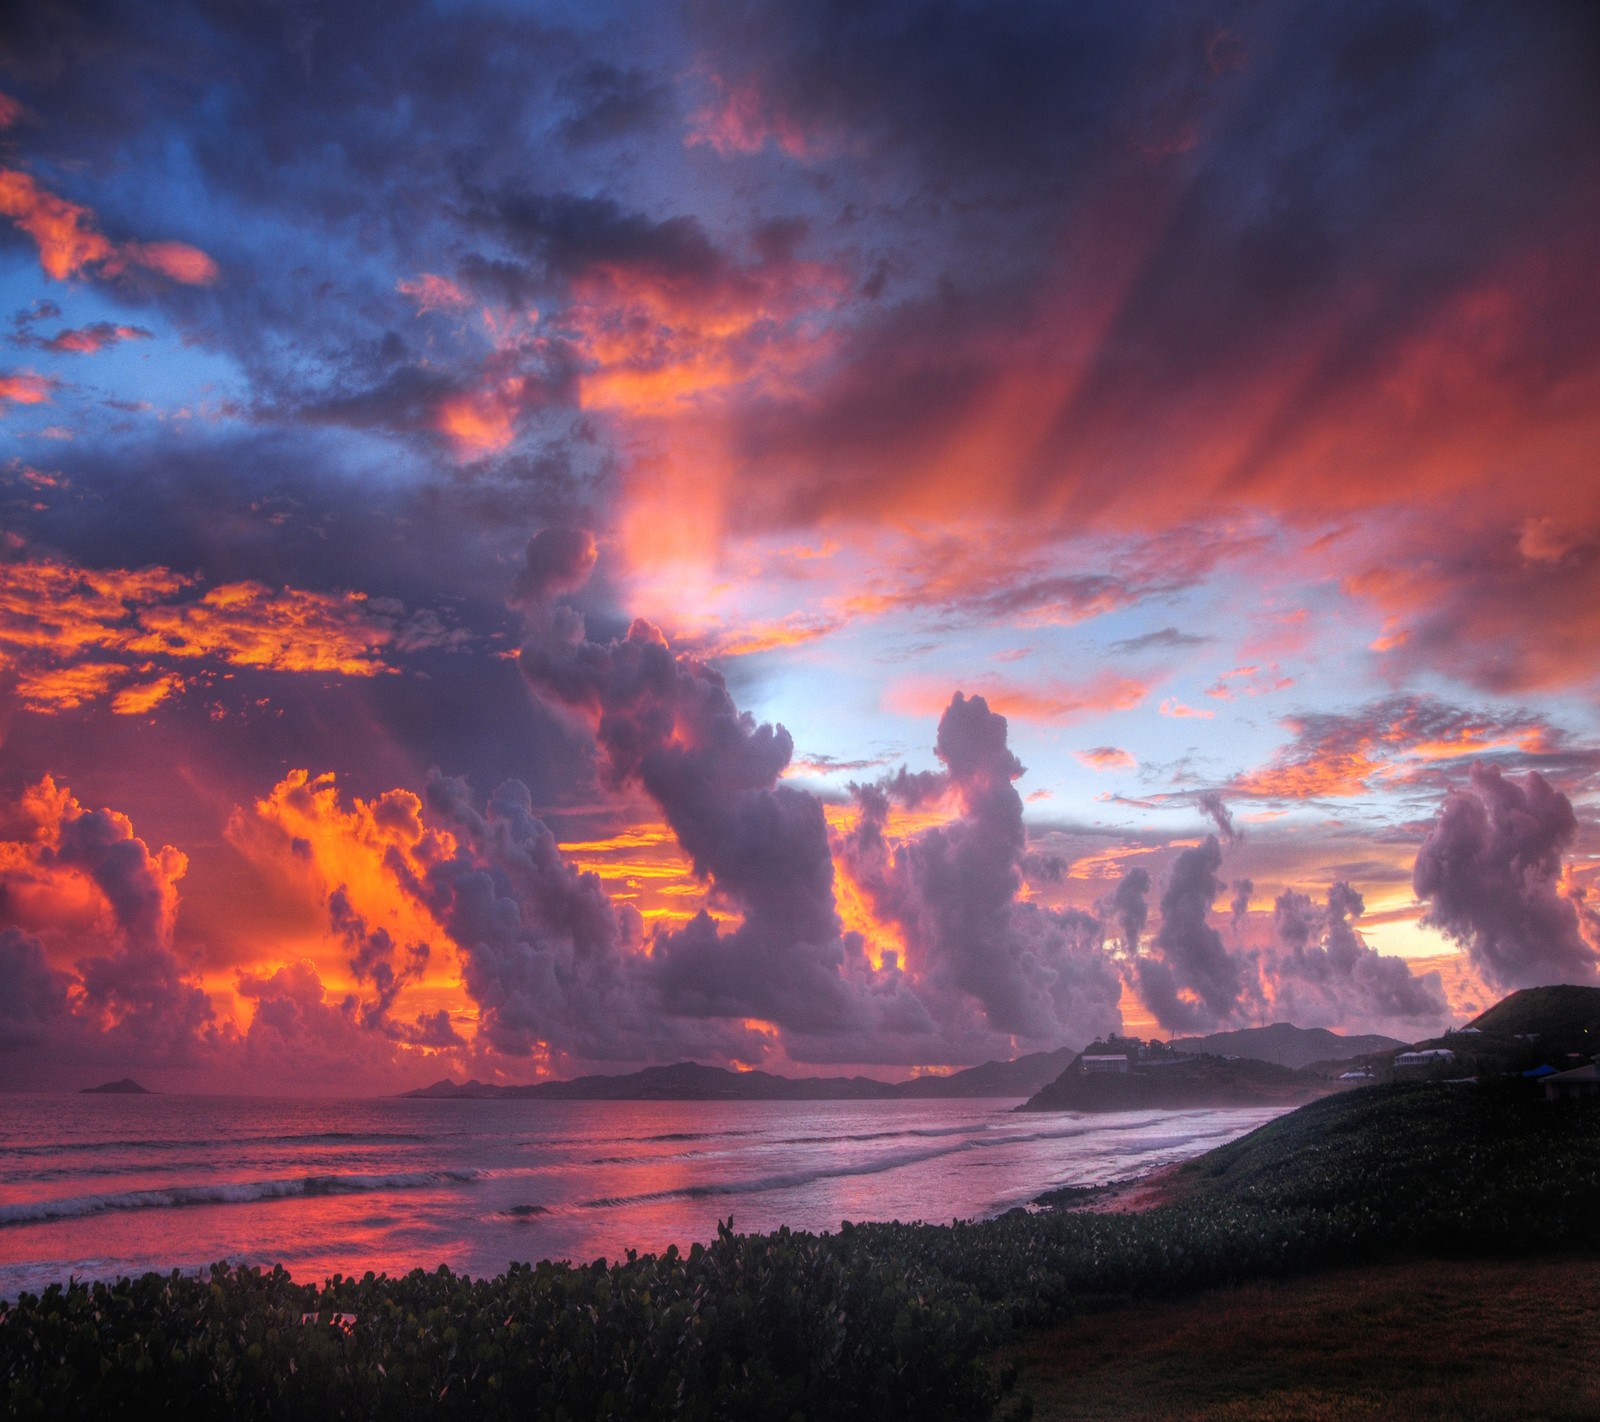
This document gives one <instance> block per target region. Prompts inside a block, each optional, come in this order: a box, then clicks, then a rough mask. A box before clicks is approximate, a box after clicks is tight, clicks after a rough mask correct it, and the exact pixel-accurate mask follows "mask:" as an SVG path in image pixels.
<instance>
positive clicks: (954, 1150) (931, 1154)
mask: <svg viewBox="0 0 1600 1422" xmlns="http://www.w3.org/2000/svg"><path fill="white" fill-rule="evenodd" d="M1083 1134H1084V1131H1083V1129H1082V1128H1078V1129H1075V1130H1067V1131H1030V1132H1028V1133H1026V1134H1021V1135H1012V1136H1004V1137H996V1138H993V1139H984V1138H981V1137H973V1136H968V1138H967V1139H965V1140H959V1141H952V1142H950V1143H949V1144H948V1145H937V1146H929V1147H926V1148H925V1149H921V1150H902V1151H890V1152H886V1153H885V1154H882V1155H876V1156H872V1157H870V1158H869V1159H866V1160H854V1161H841V1162H839V1163H838V1164H837V1165H818V1166H814V1167H812V1168H811V1169H809V1170H788V1171H782V1172H780V1173H778V1174H775V1175H757V1176H752V1177H751V1178H750V1179H748V1180H716V1181H706V1182H704V1183H701V1184H694V1185H680V1186H676V1187H674V1188H673V1189H671V1190H653V1191H650V1192H648V1193H646V1194H642V1195H620V1196H618V1195H609V1196H603V1197H601V1198H600V1199H596V1200H586V1201H584V1204H583V1208H585V1209H597V1210H606V1209H621V1208H626V1207H627V1206H629V1205H647V1204H654V1203H655V1202H656V1201H658V1200H698V1199H705V1198H707V1197H709V1196H716V1195H753V1194H760V1193H761V1192H763V1191H767V1190H794V1189H799V1188H800V1187H802V1186H805V1185H810V1184H813V1183H815V1182H816V1181H818V1180H839V1179H843V1178H845V1177H848V1176H855V1175H882V1174H883V1173H884V1172H885V1171H889V1170H900V1169H902V1168H904V1167H905V1166H908V1165H920V1164H922V1163H923V1162H924V1161H928V1160H938V1159H940V1158H941V1157H943V1156H947V1155H958V1154H960V1153H961V1152H963V1151H969V1150H984V1149H987V1148H989V1147H991V1146H999V1145H1013V1144H1016V1143H1018V1142H1027V1141H1053V1140H1071V1139H1073V1138H1074V1137H1077V1136H1081V1135H1083Z"/></svg>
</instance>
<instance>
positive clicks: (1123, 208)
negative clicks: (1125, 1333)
mask: <svg viewBox="0 0 1600 1422" xmlns="http://www.w3.org/2000/svg"><path fill="white" fill-rule="evenodd" d="M1597 60H1600V14H1597V12H1596V10H1595V9H1594V7H1593V6H1592V5H1588V4H1580V3H1570V4H1562V3H1557V2H1556V0H1551V3H1542V4H1539V5H1469V4H1465V3H1442V0H1441V2H1440V3H1433V2H1432V0H1391V2H1390V3H1367V0H1353V3H1349V4H1343V5H1338V6H1328V5H1311V4H1295V3H1290V4H1282V3H1276V4H1250V3H1214V4H1198V3H1176V0H1158V2H1157V3H1151V4H1146V5H1138V6H1129V5H1125V4H1121V3H1098V4H1097V3H1092V0H1082V3H1073V4H1070V5H1067V4H1060V3H1053V2H1052V3H1037V4H1027V3H985V4H979V3H968V4H961V3H944V0H923V2H922V3H906V0H901V2H900V3H879V2H878V0H854V3H850V4H835V3H817V0H810V3H805V4H801V3H799V2H798V0H755V3H739V4H728V3H721V0H666V3H661V0H655V2H654V3H637V4H635V3H624V2H623V0H609V3H608V0H595V3H586V4H583V5H577V4H571V3H563V2H561V0H551V3H546V4H512V3H492V2H491V0H437V3H431V4H430V3H420V0H386V2H385V3H383V4H381V5H380V4H376V3H363V2H362V0H347V2H346V3H339V4H315V3H300V4H293V5H252V4H238V3H210V4H207V3H194V0H166V3H162V4H154V3H143V4H136V3H106V4H65V3H54V0H37V3H34V4H30V5H27V6H19V7H12V8H11V9H10V10H8V11H7V12H6V15H5V17H4V18H3V19H0V1088H9V1089H51V1088H56V1089H60V1088H69V1087H72V1088H75V1087H77V1086H80V1085H87V1084H91V1083H92V1082H94V1081H98V1080H104V1079H107V1078H110V1077H115V1076H120V1075H124V1074H129V1075H134V1076H136V1077H137V1078H138V1079H139V1080H141V1081H143V1082H144V1083H145V1084H146V1085H148V1086H152V1087H158V1088H162V1089H167V1090H179V1091H182V1090H189V1091H199V1090H231V1091H244V1090H248V1091H256V1092H283V1093H317V1094H327V1093H341V1092H342V1093H349V1092H365V1091H386V1090H399V1089H404V1088H407V1087H410V1086H415V1085H418V1084H422V1083H425V1082H429V1081H433V1080H436V1079H438V1078H441V1077H445V1076H451V1077H454V1078H456V1079H458V1080H459V1079H463V1078H465V1077H468V1076H473V1077H478V1078H480V1079H483V1080H492V1081H500V1082H522V1081H533V1080H537V1079H540V1078H543V1077H548V1076H570V1075H574V1074H578V1073H581V1072H589V1071H626V1070H631V1069H635V1068H637V1067H639V1066H642V1065H646V1064H649V1063H660V1062H671V1061H677V1060H682V1059H685V1058H693V1059H695V1060H699V1061H704V1062H710V1063H715V1064H719V1065H725V1066H734V1067H739V1068H761V1069H765V1070H770V1071H778V1072H784V1073H789V1074H796V1073H803V1074H832V1073H837V1072H849V1071H862V1072H868V1073H871V1074H875V1075H879V1076H882V1077H886V1078H899V1077H904V1076H907V1075H909V1074H912V1073H914V1072H923V1071H929V1070H936V1071H942V1070H950V1069H954V1068H958V1067H960V1066H963V1065H969V1064H973V1063H977V1062H981V1061H984V1060H987V1059H992V1058H1009V1057H1011V1056H1014V1055H1016V1054H1019V1053H1022V1052H1028V1051H1039V1050H1047V1049H1053V1048H1056V1047H1059V1046H1062V1045H1072V1046H1075V1047H1081V1046H1082V1045H1084V1044H1085V1043H1087V1042H1089V1041H1090V1040H1092V1039H1093V1038H1095V1037H1096V1036H1098V1035H1102V1034H1104V1033H1107V1032H1111V1031H1124V1032H1128V1033H1132V1034H1135V1035H1139V1036H1143V1037H1149V1036H1159V1037H1162V1038H1170V1037H1173V1036H1184V1035H1193V1034H1197V1033H1205V1032H1210V1031H1214V1030H1224V1029H1227V1028H1231V1027H1241V1026H1250V1025H1256V1024H1260V1023H1265V1022H1272V1021H1279V1020H1288V1021H1293V1022H1296V1023H1299V1024H1300V1025H1303V1026H1328V1027H1333V1028H1336V1029H1338V1030H1343V1031H1380V1032H1384V1033H1387V1034H1389V1035H1391V1036H1396V1037H1399V1038H1401V1039H1404V1040H1417V1039H1420V1038H1422V1037H1424V1036H1429V1035H1432V1034H1434V1033H1436V1032H1439V1031H1441V1030H1443V1028H1444V1027H1446V1026H1447V1025H1450V1024H1459V1023H1462V1022H1465V1021H1467V1020H1468V1019H1470V1018H1471V1017H1472V1016H1473V1015H1474V1014H1475V1013H1476V1012H1478V1011H1480V1010H1482V1009H1483V1008H1484V1007H1486V1006H1488V1005H1489V1004H1490V1003H1492V1002H1493V1001H1495V1000H1497V999H1498V998H1499V997H1500V996H1501V995H1503V994H1504V993H1505V992H1507V991H1510V990H1512V989H1514V988H1517V987H1523V986H1529V985H1536V984H1541V983H1548V982H1586V983H1594V982H1600V911H1597V901H1596V897H1595V896H1596V894H1597V892H1600V833H1597V831H1596V808H1597V804H1600V703H1597V699H1596V697H1597V690H1600V658H1597V656H1596V648H1597V647H1600V141H1597V139H1600V86H1596V85H1595V84H1594V82H1593V76H1594V74H1595V73H1596V72H1597Z"/></svg>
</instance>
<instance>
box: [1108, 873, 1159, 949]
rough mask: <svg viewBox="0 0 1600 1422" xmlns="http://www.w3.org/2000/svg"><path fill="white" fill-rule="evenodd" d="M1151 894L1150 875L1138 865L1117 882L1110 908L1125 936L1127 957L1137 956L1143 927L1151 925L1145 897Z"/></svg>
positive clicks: (1123, 942) (1142, 935)
mask: <svg viewBox="0 0 1600 1422" xmlns="http://www.w3.org/2000/svg"><path fill="white" fill-rule="evenodd" d="M1149 892H1150V871H1149V870H1148V869H1146V868H1144V867H1143V866H1142V865H1138V864H1135V865H1134V866H1133V867H1132V868H1131V869H1129V870H1127V871H1126V872H1125V873H1124V874H1123V875H1122V877H1121V878H1120V879H1118V880H1117V887H1116V888H1115V889H1114V890H1113V891H1112V893H1111V898H1110V902H1109V904H1108V905H1107V907H1108V908H1109V910H1110V913H1111V916H1112V918H1113V919H1114V920H1115V922H1116V925H1117V928H1118V929H1119V930H1120V932H1121V934H1122V952H1123V955H1124V956H1125V957H1128V958H1134V957H1136V956H1137V955H1138V952H1139V944H1140V941H1141V940H1142V938H1143V937H1144V926H1145V924H1146V923H1147V922H1148V921H1149V917H1150V906H1149V903H1148V902H1147V899H1146V896H1147V895H1148V894H1149Z"/></svg>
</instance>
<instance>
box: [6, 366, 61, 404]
mask: <svg viewBox="0 0 1600 1422" xmlns="http://www.w3.org/2000/svg"><path fill="white" fill-rule="evenodd" d="M60 386H61V382H60V381H58V380H53V379H51V378H50V377H49V376H47V375H34V374H32V373H31V372H29V371H10V372H8V373H7V374H5V375H0V405H44V404H47V403H48V402H49V400H50V398H51V396H52V395H54V394H55V392H56V391H57V390H58V389H59V388H60Z"/></svg>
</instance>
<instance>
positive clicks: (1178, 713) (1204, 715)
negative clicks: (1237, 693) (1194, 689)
mask: <svg viewBox="0 0 1600 1422" xmlns="http://www.w3.org/2000/svg"><path fill="white" fill-rule="evenodd" d="M1160 711H1161V714H1162V715H1163V716H1172V717H1175V718H1177V719H1179V720H1184V719H1197V720H1201V721H1209V720H1211V718H1212V717H1213V716H1215V715H1216V714H1217V713H1216V712H1215V711H1202V710H1197V709H1196V708H1195V707H1193V706H1185V705H1184V704H1183V702H1181V701H1179V700H1178V698H1177V697H1175V696H1169V697H1167V699H1166V700H1165V701H1163V702H1162V703H1161V706H1160Z"/></svg>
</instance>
